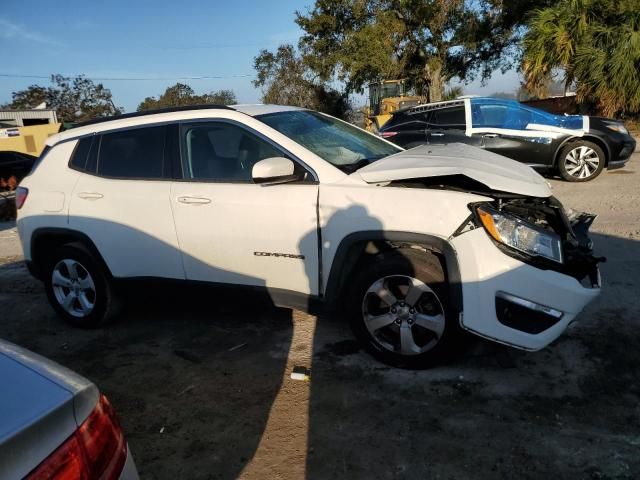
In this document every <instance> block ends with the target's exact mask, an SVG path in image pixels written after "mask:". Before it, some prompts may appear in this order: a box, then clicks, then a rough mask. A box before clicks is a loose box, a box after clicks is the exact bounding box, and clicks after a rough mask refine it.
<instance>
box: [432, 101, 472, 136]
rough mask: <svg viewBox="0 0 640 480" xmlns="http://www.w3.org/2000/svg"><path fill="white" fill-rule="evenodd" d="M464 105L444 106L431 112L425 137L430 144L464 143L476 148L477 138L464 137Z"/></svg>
mask: <svg viewBox="0 0 640 480" xmlns="http://www.w3.org/2000/svg"><path fill="white" fill-rule="evenodd" d="M466 128H467V127H466V117H465V107H464V104H460V105H454V106H445V107H443V108H438V109H435V110H432V111H431V117H430V119H429V127H428V132H427V137H428V139H429V143H430V144H443V143H456V142H459V143H466V144H470V145H476V146H478V145H479V144H480V140H479V139H478V138H473V137H468V136H467V135H466Z"/></svg>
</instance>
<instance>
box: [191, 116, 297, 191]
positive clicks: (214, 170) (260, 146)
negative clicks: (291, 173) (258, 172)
mask: <svg viewBox="0 0 640 480" xmlns="http://www.w3.org/2000/svg"><path fill="white" fill-rule="evenodd" d="M180 137H181V144H182V145H181V150H182V170H183V172H184V178H185V179H189V180H210V181H214V182H241V183H251V182H252V179H251V171H252V169H253V165H254V164H255V163H257V162H259V161H260V160H264V159H265V158H269V157H282V156H284V155H283V153H282V152H280V151H279V150H278V149H276V148H275V147H274V146H272V145H271V144H270V143H268V142H266V141H265V140H262V139H261V138H259V137H258V136H256V135H254V134H252V133H251V132H249V131H247V130H245V129H244V128H242V127H239V126H238V125H234V124H231V123H227V122H199V123H191V124H185V125H182V127H181V132H180Z"/></svg>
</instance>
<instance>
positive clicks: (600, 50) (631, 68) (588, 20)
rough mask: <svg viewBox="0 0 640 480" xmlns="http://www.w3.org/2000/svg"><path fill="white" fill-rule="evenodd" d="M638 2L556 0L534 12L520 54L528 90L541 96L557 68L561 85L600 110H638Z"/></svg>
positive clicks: (639, 103)
mask: <svg viewBox="0 0 640 480" xmlns="http://www.w3.org/2000/svg"><path fill="white" fill-rule="evenodd" d="M639 29H640V0H561V1H559V2H558V3H557V4H556V5H554V6H551V7H548V8H544V9H541V10H536V11H534V13H533V14H532V16H531V18H530V20H529V22H528V31H527V33H526V34H525V37H524V42H523V47H524V53H523V58H522V71H523V74H524V76H525V83H526V86H527V88H528V89H529V90H530V91H533V92H534V93H536V94H538V95H541V94H545V93H546V91H545V87H546V85H548V83H549V80H550V79H551V78H552V77H553V76H554V74H557V73H558V72H559V71H561V72H563V74H564V83H565V88H566V87H568V86H569V85H571V84H572V83H574V82H575V84H576V87H577V94H578V99H579V100H581V101H582V100H591V101H596V102H597V103H598V104H599V105H600V107H601V109H602V110H603V112H604V113H605V114H607V115H611V114H613V113H615V112H618V111H627V112H637V111H640V30H639Z"/></svg>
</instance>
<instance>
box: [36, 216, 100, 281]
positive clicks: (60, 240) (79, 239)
mask: <svg viewBox="0 0 640 480" xmlns="http://www.w3.org/2000/svg"><path fill="white" fill-rule="evenodd" d="M70 243H79V244H81V245H82V246H83V247H84V248H85V249H86V250H87V251H88V252H89V253H90V254H91V255H92V256H93V257H94V258H95V259H96V261H97V262H98V263H100V265H101V266H102V267H103V268H104V271H105V272H106V273H107V275H108V276H109V277H112V274H111V270H110V269H109V266H108V265H107V263H106V262H105V261H104V258H103V257H102V255H101V254H100V251H99V250H98V248H97V247H96V245H95V243H94V242H93V240H91V239H90V238H89V237H88V236H87V235H86V234H84V233H82V232H79V231H77V230H72V229H69V228H54V227H44V228H38V229H36V230H34V232H33V234H32V235H31V263H32V266H33V270H34V272H33V273H34V274H35V276H36V277H38V278H40V277H41V276H42V273H43V267H44V262H46V260H47V258H48V257H49V255H51V254H52V253H53V252H54V251H55V250H56V249H58V248H60V247H62V246H63V245H68V244H70Z"/></svg>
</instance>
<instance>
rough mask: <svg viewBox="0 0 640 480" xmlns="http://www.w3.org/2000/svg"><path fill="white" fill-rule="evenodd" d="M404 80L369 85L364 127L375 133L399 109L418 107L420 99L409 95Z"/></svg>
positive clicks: (383, 81) (384, 81)
mask: <svg viewBox="0 0 640 480" xmlns="http://www.w3.org/2000/svg"><path fill="white" fill-rule="evenodd" d="M408 93H409V92H408V89H407V88H406V84H405V81H404V80H382V81H381V82H374V83H370V84H369V105H368V106H367V107H365V108H364V110H363V113H364V127H365V128H366V129H367V130H368V131H370V132H374V133H376V132H377V131H378V130H379V129H380V128H381V127H382V126H383V125H384V124H385V123H386V122H387V121H388V120H389V119H390V118H391V115H392V114H393V112H395V111H396V110H400V109H401V108H406V107H411V106H413V105H418V104H420V102H421V101H422V97H419V96H417V95H409V94H408Z"/></svg>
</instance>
